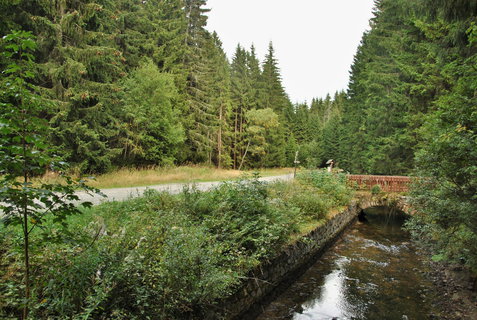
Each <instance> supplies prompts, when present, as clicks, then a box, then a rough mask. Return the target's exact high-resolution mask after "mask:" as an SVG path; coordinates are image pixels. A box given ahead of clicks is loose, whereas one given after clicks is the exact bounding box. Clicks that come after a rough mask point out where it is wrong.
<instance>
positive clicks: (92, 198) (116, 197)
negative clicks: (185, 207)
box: [78, 174, 293, 205]
mask: <svg viewBox="0 0 477 320" xmlns="http://www.w3.org/2000/svg"><path fill="white" fill-rule="evenodd" d="M292 179H293V174H286V175H281V176H271V177H263V178H259V180H260V181H265V182H273V181H279V180H283V181H286V180H292ZM221 183H222V182H220V181H213V182H196V183H169V184H159V185H154V186H147V187H132V188H114V189H102V190H101V192H102V193H103V194H104V195H106V197H102V196H100V195H97V194H95V195H89V194H87V193H85V192H78V195H79V197H80V201H79V202H84V201H89V202H92V203H93V204H95V205H96V204H100V203H103V202H108V201H123V200H127V199H130V198H135V197H139V196H142V194H143V193H144V191H146V190H147V189H152V190H157V191H165V192H169V193H171V194H177V193H180V192H181V191H182V190H183V189H184V187H185V186H192V185H195V187H196V188H197V189H198V190H200V191H207V190H210V189H212V188H214V187H217V186H218V185H220V184H221Z"/></svg>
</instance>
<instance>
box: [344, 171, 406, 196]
mask: <svg viewBox="0 0 477 320" xmlns="http://www.w3.org/2000/svg"><path fill="white" fill-rule="evenodd" d="M347 177H348V182H349V183H351V184H354V183H356V184H357V185H358V188H359V189H361V190H371V188H372V187H373V186H375V185H379V186H380V187H381V190H382V191H385V192H407V191H409V185H410V184H411V178H410V177H404V176H368V175H355V174H349V175H347Z"/></svg>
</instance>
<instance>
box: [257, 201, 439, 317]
mask: <svg viewBox="0 0 477 320" xmlns="http://www.w3.org/2000/svg"><path fill="white" fill-rule="evenodd" d="M376 210H378V209H376ZM376 210H371V211H370V212H368V214H367V217H368V222H366V223H357V225H356V226H355V227H354V228H353V229H352V230H351V231H350V232H348V234H346V235H345V236H344V237H343V239H341V240H340V241H339V242H338V243H337V244H336V245H335V246H334V247H333V248H332V249H330V250H329V251H328V252H327V253H326V254H325V255H324V256H323V257H322V258H321V259H319V261H318V262H316V263H315V264H314V265H313V266H312V267H311V268H310V269H309V270H308V271H307V272H306V273H305V274H304V275H303V276H302V277H300V278H299V279H298V280H297V281H296V282H295V283H294V284H293V285H292V286H291V287H290V288H289V289H288V290H287V291H285V292H284V293H283V294H282V295H281V296H279V297H278V298H277V299H276V300H275V301H274V302H272V303H271V304H270V305H269V306H268V307H266V308H265V309H264V312H263V313H262V314H261V315H260V316H259V317H258V319H260V320H264V319H295V320H309V319H313V320H321V319H323V320H324V319H327V320H329V319H370V320H373V319H389V320H393V319H396V320H398V319H399V320H401V319H427V316H426V315H427V313H428V307H427V306H428V302H429V301H428V300H429V299H430V297H429V291H430V290H431V288H432V285H431V283H430V282H429V281H427V280H426V279H425V278H424V277H423V275H422V274H423V272H424V271H425V268H424V267H423V265H422V264H421V263H420V260H419V256H418V255H417V254H416V251H415V248H413V246H412V245H411V244H410V243H409V239H408V235H407V234H406V233H405V232H403V231H402V230H401V225H402V223H403V219H402V218H396V219H389V217H388V215H385V214H383V212H379V211H376ZM379 210H383V209H379Z"/></svg>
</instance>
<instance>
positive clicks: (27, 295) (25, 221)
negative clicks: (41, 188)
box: [22, 110, 30, 320]
mask: <svg viewBox="0 0 477 320" xmlns="http://www.w3.org/2000/svg"><path fill="white" fill-rule="evenodd" d="M26 112H27V110H23V113H22V114H23V116H22V118H23V119H22V120H23V121H22V123H25V121H26V119H25V114H26ZM22 135H23V137H22V144H23V190H22V191H23V195H22V197H23V208H22V211H23V252H24V262H25V280H24V282H25V305H24V306H23V314H22V319H23V320H25V319H27V318H28V305H29V303H30V252H29V245H30V243H29V237H28V235H29V232H28V195H27V193H26V192H27V191H26V190H25V189H26V187H27V183H28V166H29V164H28V159H27V141H26V135H27V133H26V129H25V128H24V129H23V133H22Z"/></svg>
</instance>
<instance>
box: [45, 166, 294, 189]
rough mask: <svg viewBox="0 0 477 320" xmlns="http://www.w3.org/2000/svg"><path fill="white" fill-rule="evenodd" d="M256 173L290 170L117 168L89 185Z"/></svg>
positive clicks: (53, 179)
mask: <svg viewBox="0 0 477 320" xmlns="http://www.w3.org/2000/svg"><path fill="white" fill-rule="evenodd" d="M253 172H258V173H259V174H260V175H261V176H272V175H282V174H289V173H292V169H290V168H270V169H257V170H250V171H239V170H231V169H217V168H214V167H207V166H180V167H166V168H163V167H157V168H147V169H134V168H121V169H117V170H115V171H113V172H110V173H106V174H102V175H98V176H95V177H94V179H91V180H90V181H89V183H88V184H89V185H90V186H92V187H95V188H100V189H105V188H121V187H140V186H151V185H155V184H165V183H180V182H202V181H223V180H231V179H237V178H239V177H241V176H243V175H244V174H251V173H253ZM41 179H42V180H43V181H47V182H55V183H58V182H60V183H61V177H60V176H59V175H58V174H55V173H53V172H48V173H47V174H45V176H43V177H42V178H41Z"/></svg>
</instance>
